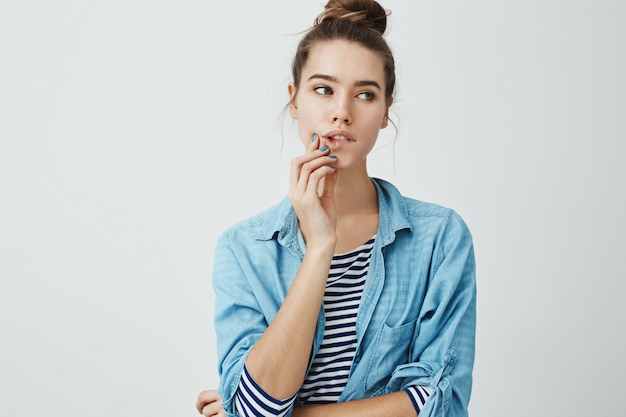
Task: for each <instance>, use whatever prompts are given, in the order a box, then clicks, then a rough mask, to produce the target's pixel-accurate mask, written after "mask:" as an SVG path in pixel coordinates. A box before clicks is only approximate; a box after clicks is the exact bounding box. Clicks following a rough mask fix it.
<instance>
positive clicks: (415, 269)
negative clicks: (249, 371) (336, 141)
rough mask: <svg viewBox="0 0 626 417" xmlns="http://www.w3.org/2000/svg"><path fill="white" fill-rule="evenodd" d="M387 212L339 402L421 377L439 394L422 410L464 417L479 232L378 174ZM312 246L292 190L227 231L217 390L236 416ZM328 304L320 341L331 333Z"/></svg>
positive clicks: (217, 277) (220, 247)
mask: <svg viewBox="0 0 626 417" xmlns="http://www.w3.org/2000/svg"><path fill="white" fill-rule="evenodd" d="M372 181H373V183H374V184H375V186H376V190H377V193H378V203H379V212H380V220H379V227H378V232H377V234H376V242H375V246H374V248H373V250H372V255H371V256H372V257H371V261H370V269H369V273H368V275H367V279H366V283H365V288H364V289H363V295H362V298H361V305H360V308H359V312H358V316H357V322H356V332H357V343H358V344H357V351H356V355H355V358H354V362H353V364H352V368H351V370H350V376H349V379H348V383H347V385H346V387H345V389H344V391H343V393H342V394H341V397H340V398H339V401H350V400H357V399H361V398H369V397H374V396H377V395H382V394H389V393H393V392H397V391H400V390H403V389H405V388H407V387H410V386H414V385H423V386H430V387H431V388H432V390H433V392H432V394H431V395H430V397H429V398H428V400H427V401H426V404H425V405H424V407H423V409H422V410H421V413H420V417H426V416H455V417H456V416H466V415H467V406H468V402H469V398H470V392H471V388H472V367H473V363H474V345H475V332H476V280H475V263H474V251H473V244H472V237H471V235H470V232H469V230H468V229H467V227H466V225H465V223H464V222H463V220H462V219H461V217H460V216H459V215H458V214H456V213H455V212H454V211H452V210H450V209H447V208H443V207H440V206H437V205H433V204H428V203H424V202H420V201H417V200H413V199H410V198H406V197H403V196H402V195H401V194H400V193H399V191H398V190H397V189H396V188H395V187H394V186H393V185H391V184H390V183H388V182H386V181H383V180H380V179H372ZM305 250H306V247H305V244H304V241H303V239H302V235H301V233H300V230H299V228H298V222H297V218H296V214H295V211H294V210H293V207H292V206H291V203H290V202H289V200H288V199H287V198H285V199H284V200H283V201H282V202H281V203H279V204H278V205H276V206H275V207H273V208H271V209H268V210H266V211H264V212H262V213H260V214H258V215H256V216H254V217H252V218H249V219H247V220H244V221H242V222H240V223H238V224H237V225H235V226H233V227H231V228H229V229H228V230H226V231H225V232H224V233H223V234H222V236H221V237H220V238H219V240H218V242H217V246H216V251H215V257H214V270H213V288H214V290H215V295H216V298H215V329H216V334H217V351H218V367H219V368H218V371H219V375H220V383H219V394H220V395H221V397H222V399H223V407H224V410H225V411H226V413H227V414H228V415H229V416H234V415H236V414H235V404H234V403H235V401H234V398H235V394H236V391H237V385H238V383H239V379H240V376H241V373H242V372H243V365H244V363H245V361H246V358H247V355H248V353H249V352H250V349H251V348H252V347H253V346H254V344H255V343H256V341H257V340H258V339H259V338H260V337H261V335H262V334H263V332H264V331H265V329H267V327H268V325H269V323H271V321H272V320H273V319H274V317H275V316H276V314H277V312H278V310H279V308H280V307H281V305H282V303H283V300H284V299H285V297H286V295H287V292H288V291H289V288H290V286H291V283H292V282H293V279H294V278H295V276H296V272H297V271H298V269H299V267H300V264H301V261H302V258H303V256H304V252H305ZM323 331H324V313H323V309H320V315H319V318H318V322H317V328H316V333H315V337H314V342H313V352H312V355H311V357H313V356H315V353H316V352H317V350H318V348H319V346H320V344H321V341H322V336H323Z"/></svg>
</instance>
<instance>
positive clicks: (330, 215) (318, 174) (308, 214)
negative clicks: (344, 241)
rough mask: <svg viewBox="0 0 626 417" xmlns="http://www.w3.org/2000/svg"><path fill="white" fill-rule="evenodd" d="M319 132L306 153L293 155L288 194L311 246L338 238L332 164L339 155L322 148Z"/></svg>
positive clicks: (334, 175) (331, 241) (335, 176)
mask: <svg viewBox="0 0 626 417" xmlns="http://www.w3.org/2000/svg"><path fill="white" fill-rule="evenodd" d="M320 145H321V140H320V138H319V137H318V135H314V136H313V140H312V141H311V143H310V144H309V145H308V146H307V150H306V153H305V154H304V155H302V156H299V157H297V158H294V159H292V161H291V170H290V178H289V192H288V196H289V199H290V200H291V204H292V205H293V207H294V209H295V211H296V214H297V216H298V221H299V222H300V230H301V231H302V235H303V236H304V238H305V240H306V243H307V246H309V245H312V244H313V245H314V244H317V243H321V244H332V249H333V250H334V245H335V242H336V240H337V237H336V231H335V228H336V225H337V214H336V212H335V183H336V180H337V173H336V172H335V169H334V167H333V166H332V165H333V164H334V163H335V162H336V157H333V156H330V155H329V153H330V151H329V149H328V148H327V147H322V148H320Z"/></svg>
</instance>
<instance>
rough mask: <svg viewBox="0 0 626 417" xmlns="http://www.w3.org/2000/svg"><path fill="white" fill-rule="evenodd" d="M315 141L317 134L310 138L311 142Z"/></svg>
mask: <svg viewBox="0 0 626 417" xmlns="http://www.w3.org/2000/svg"><path fill="white" fill-rule="evenodd" d="M316 140H317V133H313V137H312V138H311V142H315V141H316Z"/></svg>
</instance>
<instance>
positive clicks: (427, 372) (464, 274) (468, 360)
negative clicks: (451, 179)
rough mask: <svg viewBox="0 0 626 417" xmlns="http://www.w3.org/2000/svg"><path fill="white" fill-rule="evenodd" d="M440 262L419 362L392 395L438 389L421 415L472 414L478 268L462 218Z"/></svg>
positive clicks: (395, 379)
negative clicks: (412, 389)
mask: <svg viewBox="0 0 626 417" xmlns="http://www.w3.org/2000/svg"><path fill="white" fill-rule="evenodd" d="M435 259H436V262H435V264H434V268H433V270H432V272H431V275H430V277H429V280H430V282H429V284H428V290H427V292H426V296H425V299H424V302H423V304H422V309H421V311H420V316H419V319H418V324H417V326H416V331H415V334H416V335H417V336H416V338H415V340H414V343H413V347H412V350H411V358H412V360H413V361H414V362H412V363H408V364H405V365H401V366H399V367H397V368H396V369H395V371H394V373H393V374H392V376H391V378H390V380H389V382H388V384H387V391H389V392H394V391H399V390H402V389H406V388H407V387H410V386H415V385H428V386H430V387H431V388H432V390H433V391H432V393H431V395H430V396H429V398H428V400H427V401H426V403H425V404H424V407H423V408H422V410H421V412H420V417H427V416H438V417H440V416H448V417H450V416H454V417H457V416H466V415H467V406H468V403H469V398H470V394H471V389H472V368H473V365H474V349H475V332H476V268H475V261H474V250H473V244H472V238H471V235H470V232H469V230H468V229H467V227H466V225H465V223H464V222H463V221H462V220H461V218H460V217H459V216H458V215H456V214H455V215H453V216H451V217H450V219H449V221H448V224H447V226H446V230H445V232H444V234H443V237H442V244H441V245H440V247H439V250H438V254H437V256H436V258H435Z"/></svg>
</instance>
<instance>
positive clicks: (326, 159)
mask: <svg viewBox="0 0 626 417" xmlns="http://www.w3.org/2000/svg"><path fill="white" fill-rule="evenodd" d="M318 152H322V153H325V154H326V155H321V156H320V157H319V158H316V159H314V160H312V161H309V162H307V163H305V164H304V165H302V168H301V170H300V171H301V172H300V177H299V178H298V185H297V188H296V191H297V193H298V195H303V194H306V193H307V192H309V190H310V189H311V187H314V186H315V183H317V184H319V181H320V179H321V178H323V177H324V176H325V175H326V174H328V173H329V172H332V171H329V170H327V169H322V168H325V167H326V168H330V169H331V170H334V168H333V167H332V165H333V164H335V161H336V157H334V156H329V155H327V153H328V149H324V147H322V148H321V149H320V150H319V151H318ZM311 180H313V182H312V181H311Z"/></svg>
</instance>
